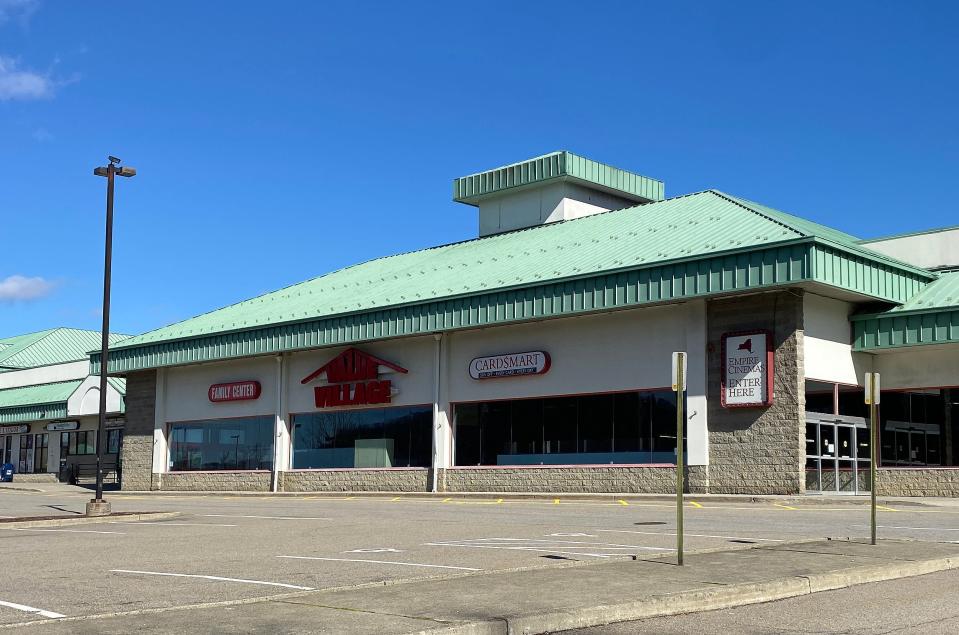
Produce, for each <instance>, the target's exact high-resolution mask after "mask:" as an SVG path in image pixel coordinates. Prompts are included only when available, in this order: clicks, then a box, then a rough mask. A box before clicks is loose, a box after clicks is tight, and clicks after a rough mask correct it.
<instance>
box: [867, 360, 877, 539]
mask: <svg viewBox="0 0 959 635" xmlns="http://www.w3.org/2000/svg"><path fill="white" fill-rule="evenodd" d="M876 379H877V374H876V373H870V374H869V382H870V386H869V394H870V395H872V398H871V399H870V400H869V499H870V506H871V508H872V509H871V510H870V516H871V525H872V544H876V489H878V488H877V487H876V462H877V461H878V458H879V418H878V417H877V416H876V412H877V409H876V402H877V401H879V395H878V394H877V391H876V389H877V388H878V386H877V385H876V384H877V381H876Z"/></svg>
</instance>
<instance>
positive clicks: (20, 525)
mask: <svg viewBox="0 0 959 635" xmlns="http://www.w3.org/2000/svg"><path fill="white" fill-rule="evenodd" d="M180 515H181V512H140V513H136V514H111V515H109V516H93V517H87V516H76V517H68V518H49V519H45V520H22V521H17V520H11V521H9V522H5V523H2V524H0V529H24V528H29V527H68V526H70V525H93V524H97V523H108V522H114V521H118V520H123V521H137V520H164V519H167V518H176V517H177V516H180Z"/></svg>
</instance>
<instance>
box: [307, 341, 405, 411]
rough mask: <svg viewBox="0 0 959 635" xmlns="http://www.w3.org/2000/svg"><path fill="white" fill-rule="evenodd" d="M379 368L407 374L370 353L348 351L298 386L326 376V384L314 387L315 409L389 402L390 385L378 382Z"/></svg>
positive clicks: (390, 395) (350, 349) (351, 349)
mask: <svg viewBox="0 0 959 635" xmlns="http://www.w3.org/2000/svg"><path fill="white" fill-rule="evenodd" d="M380 368H387V369H389V370H392V371H394V372H397V373H406V372H408V371H407V370H406V369H405V368H402V367H401V366H397V365H396V364H393V363H391V362H388V361H385V360H382V359H380V358H378V357H374V356H372V355H370V354H369V353H365V352H363V351H361V350H359V349H356V348H348V349H346V350H345V351H343V352H342V353H340V354H339V355H337V356H336V357H334V358H333V359H331V360H330V361H329V362H327V363H326V364H324V365H323V366H321V367H320V368H318V369H317V370H315V371H313V372H312V373H311V374H310V375H308V376H306V377H304V378H303V379H302V380H301V381H300V383H301V384H308V383H310V382H311V381H313V380H315V379H318V378H319V377H320V376H321V375H326V381H327V382H328V383H327V385H325V386H315V387H314V388H313V395H314V400H315V403H316V407H317V408H332V407H335V406H364V405H373V404H383V403H390V400H391V399H392V398H393V382H392V381H391V380H389V379H380Z"/></svg>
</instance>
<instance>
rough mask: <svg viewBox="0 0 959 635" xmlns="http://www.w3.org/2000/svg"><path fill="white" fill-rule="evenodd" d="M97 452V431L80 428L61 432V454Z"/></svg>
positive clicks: (63, 455) (77, 454)
mask: <svg viewBox="0 0 959 635" xmlns="http://www.w3.org/2000/svg"><path fill="white" fill-rule="evenodd" d="M96 453H97V431H96V430H79V431H77V432H61V433H60V456H61V457H66V456H84V455H90V454H96Z"/></svg>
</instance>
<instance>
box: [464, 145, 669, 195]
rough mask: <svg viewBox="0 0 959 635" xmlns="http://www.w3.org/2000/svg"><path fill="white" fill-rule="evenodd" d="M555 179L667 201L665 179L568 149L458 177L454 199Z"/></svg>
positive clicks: (488, 193)
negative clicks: (665, 197) (659, 179)
mask: <svg viewBox="0 0 959 635" xmlns="http://www.w3.org/2000/svg"><path fill="white" fill-rule="evenodd" d="M553 179H571V180H574V181H580V182H582V183H585V184H588V185H591V186H593V187H598V188H599V189H603V190H606V191H609V192H613V193H615V194H618V195H620V196H623V197H625V198H629V199H632V200H636V201H661V200H663V192H664V185H663V182H662V181H657V180H656V179H651V178H649V177H645V176H642V175H639V174H635V173H633V172H628V171H626V170H621V169H620V168H614V167H612V166H610V165H606V164H604V163H599V162H598V161H593V160H592V159H587V158H586V157H582V156H579V155H577V154H573V153H572V152H566V151H565V150H563V151H559V152H551V153H550V154H544V155H543V156H540V157H535V158H533V159H528V160H526V161H521V162H519V163H513V164H510V165H504V166H502V167H499V168H494V169H492V170H486V171H485V172H479V173H477V174H470V175H469V176H463V177H460V178H458V179H455V180H454V181H453V200H454V201H458V202H460V203H467V204H470V205H476V204H477V203H478V202H479V201H480V200H481V199H482V198H484V197H486V196H490V195H492V194H497V193H500V192H503V191H504V190H509V189H513V188H517V187H526V186H529V185H532V184H534V183H542V182H544V181H550V180H553Z"/></svg>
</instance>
